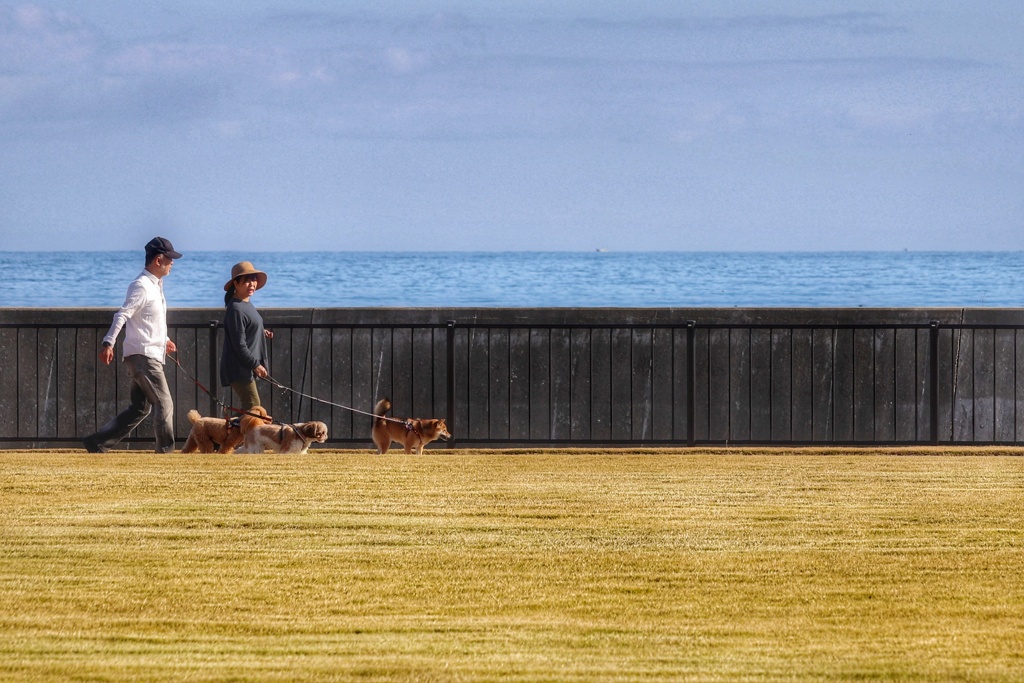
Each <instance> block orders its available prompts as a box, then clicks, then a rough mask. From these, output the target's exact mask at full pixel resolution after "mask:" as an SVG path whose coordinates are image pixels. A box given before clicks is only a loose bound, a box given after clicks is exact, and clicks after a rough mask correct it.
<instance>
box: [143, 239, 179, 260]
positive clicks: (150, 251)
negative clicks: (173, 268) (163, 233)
mask: <svg viewBox="0 0 1024 683" xmlns="http://www.w3.org/2000/svg"><path fill="white" fill-rule="evenodd" d="M157 254H167V255H168V256H170V257H171V258H172V259H180V258H181V254H179V253H178V252H176V251H174V245H173V244H171V241H170V240H169V239H167V238H166V237H154V238H153V239H151V240H150V241H149V242H148V243H147V244H146V256H147V257H152V256H155V255H157Z"/></svg>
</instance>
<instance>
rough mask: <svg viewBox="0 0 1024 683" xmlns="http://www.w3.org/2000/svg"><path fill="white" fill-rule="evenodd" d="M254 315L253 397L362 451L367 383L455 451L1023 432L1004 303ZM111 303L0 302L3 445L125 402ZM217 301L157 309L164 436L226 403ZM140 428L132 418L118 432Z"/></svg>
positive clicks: (70, 435) (976, 438)
mask: <svg viewBox="0 0 1024 683" xmlns="http://www.w3.org/2000/svg"><path fill="white" fill-rule="evenodd" d="M262 312H263V315H264V319H265V320H266V323H267V327H268V328H269V329H272V330H274V333H275V336H274V339H273V341H272V342H271V343H270V349H271V371H272V374H273V376H274V378H275V379H276V380H277V381H278V382H280V383H281V384H283V385H284V386H286V387H290V388H291V389H292V390H293V391H286V390H282V389H280V388H276V387H273V386H271V385H269V384H261V385H260V393H261V396H262V397H263V402H264V405H265V406H266V407H267V409H268V410H269V411H270V413H271V414H272V415H273V416H274V417H275V418H276V419H278V420H281V421H285V422H301V421H306V420H311V419H316V420H321V421H323V422H326V423H327V424H328V426H329V431H330V440H329V443H330V444H332V445H336V446H357V447H364V446H365V447H367V448H369V447H371V446H370V444H371V442H370V422H371V418H370V417H369V416H368V415H367V414H366V413H369V412H370V411H372V410H373V406H374V403H375V402H376V401H377V400H378V399H379V398H382V397H388V398H390V399H391V402H392V404H393V405H394V413H395V415H396V416H398V417H445V418H446V419H447V420H448V421H449V426H450V428H451V430H452V432H453V433H454V434H455V437H456V441H455V444H458V445H462V446H494V447H500V446H530V445H533V446H554V445H578V446H587V445H605V444H607V445H623V446H626V445H640V444H644V445H687V444H690V445H693V444H779V445H782V444H862V445H868V444H920V443H940V444H1019V443H1022V442H1024V372H1022V371H1021V370H1019V369H1018V368H1022V367H1024V332H1022V330H1024V325H1022V324H1021V316H1020V312H1019V311H1016V310H1002V309H969V310H961V309H956V310H953V309H688V310H687V309H313V310H309V309H266V310H263V311H262ZM112 314H113V311H112V310H108V309H70V310H57V309H0V445H3V446H6V447H72V448H77V447H79V446H80V439H81V437H82V436H83V435H85V434H88V433H91V432H92V431H94V430H95V429H96V428H97V427H98V426H99V425H101V424H102V423H104V422H106V421H107V420H108V419H109V418H110V417H112V416H113V415H114V414H115V413H116V412H117V411H119V410H120V409H122V408H123V407H124V405H125V403H126V402H127V397H128V386H129V383H128V380H127V377H126V376H125V374H124V372H123V370H122V369H121V364H120V363H115V364H112V365H110V366H104V365H102V364H101V363H99V362H98V359H97V353H98V343H99V340H100V338H101V337H102V335H103V333H104V332H105V330H106V329H107V327H108V326H109V324H110V320H111V317H112ZM220 315H221V312H220V311H219V310H217V309H187V310H186V309H177V310H172V311H171V312H170V314H169V320H170V327H171V337H172V339H173V340H174V341H175V343H176V345H177V347H178V353H177V358H178V361H179V363H180V364H181V368H178V367H177V366H176V365H174V364H172V363H170V362H169V363H168V365H167V377H168V381H169V383H170V385H171V391H172V393H173V395H174V397H175V405H176V413H175V427H176V430H177V435H178V438H179V440H184V438H185V436H187V434H188V431H189V428H190V424H189V422H188V419H187V417H186V414H187V412H188V410H189V409H191V408H197V409H198V410H199V411H200V412H201V413H202V414H204V415H210V414H220V408H219V406H218V405H217V400H218V399H219V400H220V401H223V402H225V403H227V404H230V403H231V395H230V391H229V390H227V389H224V388H219V387H218V386H217V385H218V382H217V361H218V357H219V355H220V348H221V344H222V343H223V329H222V328H221V326H220V323H219V318H220ZM120 350H121V349H120V343H119V344H118V348H117V349H116V351H117V353H118V355H120ZM206 388H209V389H210V390H212V391H213V393H214V396H215V397H216V398H214V397H212V396H210V395H209V394H208V393H207V392H206V391H205V389H206ZM151 442H152V427H151V425H150V424H149V422H148V421H146V422H144V423H143V424H142V425H141V426H140V427H139V429H138V430H136V433H135V434H133V435H132V437H131V438H130V439H128V440H127V442H126V444H125V447H132V448H148V447H149V445H150V443H151ZM450 445H454V444H450ZM442 446H443V445H442V444H438V445H436V446H435V447H442Z"/></svg>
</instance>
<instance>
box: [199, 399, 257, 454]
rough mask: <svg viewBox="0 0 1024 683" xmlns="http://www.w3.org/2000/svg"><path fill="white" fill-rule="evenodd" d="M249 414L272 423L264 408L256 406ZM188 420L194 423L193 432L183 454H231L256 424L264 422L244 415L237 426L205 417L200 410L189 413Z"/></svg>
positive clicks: (219, 419) (217, 418)
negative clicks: (261, 417)
mask: <svg viewBox="0 0 1024 683" xmlns="http://www.w3.org/2000/svg"><path fill="white" fill-rule="evenodd" d="M248 412H249V413H258V414H260V415H262V416H263V417H264V418H265V421H266V422H270V417H269V416H267V411H266V410H264V409H263V407H262V406H255V407H253V408H252V409H250V410H249V411H248ZM188 419H189V422H191V423H192V431H191V432H189V435H188V439H187V440H186V441H185V447H184V448H182V449H181V452H182V453H231V452H233V451H234V450H235V448H236V447H237V446H238V444H240V443H242V440H243V439H244V438H245V434H246V432H247V431H249V429H250V428H251V427H252V426H253V425H254V424H256V423H260V424H262V423H263V422H264V420H261V419H260V418H258V417H255V416H253V415H246V414H243V415H242V417H241V419H240V420H239V421H238V424H237V426H236V425H235V424H233V423H232V422H231V421H230V420H227V419H225V418H222V417H203V416H201V415H200V414H199V411H198V410H190V411H188Z"/></svg>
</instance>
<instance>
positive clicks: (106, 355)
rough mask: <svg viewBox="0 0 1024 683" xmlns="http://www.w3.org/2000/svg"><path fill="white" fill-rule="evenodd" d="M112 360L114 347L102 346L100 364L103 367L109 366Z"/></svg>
mask: <svg viewBox="0 0 1024 683" xmlns="http://www.w3.org/2000/svg"><path fill="white" fill-rule="evenodd" d="M112 360H114V347H113V346H107V345H106V344H104V345H103V346H101V347H100V362H102V363H103V364H104V365H110V361H112Z"/></svg>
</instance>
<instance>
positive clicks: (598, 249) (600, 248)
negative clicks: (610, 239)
mask: <svg viewBox="0 0 1024 683" xmlns="http://www.w3.org/2000/svg"><path fill="white" fill-rule="evenodd" d="M597 251H598V253H600V254H603V253H605V252H606V251H608V250H607V249H605V248H604V247H598V248H597Z"/></svg>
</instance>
